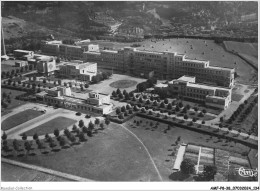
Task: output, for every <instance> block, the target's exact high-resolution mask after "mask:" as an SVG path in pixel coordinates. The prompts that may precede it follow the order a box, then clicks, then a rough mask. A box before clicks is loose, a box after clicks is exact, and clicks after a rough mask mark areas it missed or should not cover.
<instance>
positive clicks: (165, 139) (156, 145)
mask: <svg viewBox="0 0 260 191" xmlns="http://www.w3.org/2000/svg"><path fill="white" fill-rule="evenodd" d="M134 120H136V121H142V123H141V124H140V125H139V126H137V125H135V124H134ZM151 122H152V123H153V125H152V126H150V123H151ZM156 123H157V122H156V121H153V120H149V119H144V118H141V117H134V118H133V119H131V120H129V121H127V122H126V123H125V126H126V127H127V128H128V129H130V130H131V131H132V132H134V133H135V134H136V135H137V136H138V137H139V138H140V139H141V140H142V141H143V143H144V144H145V145H146V147H147V148H148V150H149V152H150V154H151V156H152V157H153V159H154V161H155V163H156V165H157V167H158V169H159V171H160V173H161V175H162V176H163V179H165V180H170V177H169V176H170V174H171V173H172V171H171V169H172V168H173V164H174V160H173V156H171V154H172V152H173V150H174V145H175V141H176V140H177V138H178V137H179V136H180V137H181V142H184V143H191V144H196V145H201V146H205V147H212V148H219V149H223V150H228V151H231V152H238V153H242V152H243V151H249V147H246V146H244V145H242V144H239V143H234V142H233V141H232V142H228V143H226V140H225V139H218V138H217V137H214V136H210V135H206V134H202V133H197V132H194V131H189V130H187V129H183V128H179V127H173V126H172V127H171V128H170V130H166V129H167V128H168V125H167V124H164V123H159V125H158V128H154V127H155V124H156ZM165 130H166V132H165Z"/></svg>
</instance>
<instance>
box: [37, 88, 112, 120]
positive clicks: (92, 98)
mask: <svg viewBox="0 0 260 191" xmlns="http://www.w3.org/2000/svg"><path fill="white" fill-rule="evenodd" d="M36 99H37V101H39V102H43V103H46V104H50V105H53V106H57V107H62V108H66V109H70V110H74V111H79V112H82V113H95V114H99V115H103V114H108V113H110V112H112V107H113V105H112V104H111V103H110V95H108V94H99V93H96V92H90V93H89V97H88V98H86V99H81V98H76V97H71V90H70V88H69V87H54V88H52V89H49V90H48V91H47V92H40V93H37V94H36Z"/></svg>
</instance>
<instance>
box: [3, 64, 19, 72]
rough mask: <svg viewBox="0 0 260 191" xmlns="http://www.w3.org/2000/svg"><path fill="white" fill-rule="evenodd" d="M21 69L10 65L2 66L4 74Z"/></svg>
mask: <svg viewBox="0 0 260 191" xmlns="http://www.w3.org/2000/svg"><path fill="white" fill-rule="evenodd" d="M17 68H19V67H14V66H12V65H8V64H1V71H2V72H8V71H10V72H11V71H12V70H16V69H17Z"/></svg>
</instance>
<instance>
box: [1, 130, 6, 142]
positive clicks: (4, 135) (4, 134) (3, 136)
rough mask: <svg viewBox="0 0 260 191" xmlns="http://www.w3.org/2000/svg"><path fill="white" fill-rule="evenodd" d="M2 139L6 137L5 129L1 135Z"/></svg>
mask: <svg viewBox="0 0 260 191" xmlns="http://www.w3.org/2000/svg"><path fill="white" fill-rule="evenodd" d="M2 139H3V140H6V139H7V135H6V133H5V131H4V133H3V135H2Z"/></svg>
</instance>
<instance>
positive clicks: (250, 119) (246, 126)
mask: <svg viewBox="0 0 260 191" xmlns="http://www.w3.org/2000/svg"><path fill="white" fill-rule="evenodd" d="M257 119H258V105H255V106H254V108H253V110H252V111H251V112H250V114H249V115H248V116H247V118H246V119H245V120H244V121H243V122H242V123H241V124H240V127H239V129H241V130H242V131H243V132H248V131H250V130H251V129H252V125H253V123H254V122H255V121H256V120H257ZM256 125H257V124H256ZM256 128H257V127H256ZM253 132H254V131H253ZM253 134H255V133H253ZM256 136H258V135H256Z"/></svg>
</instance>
